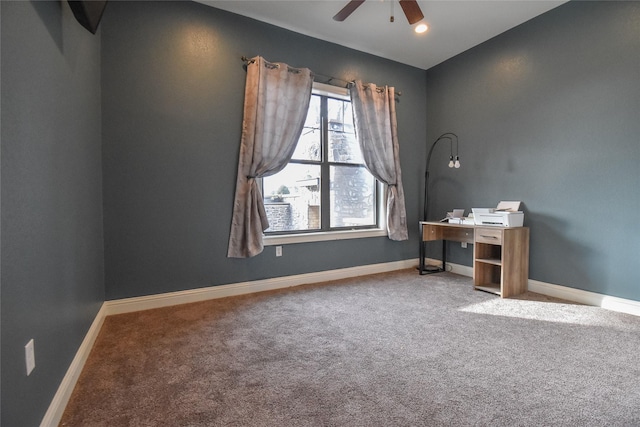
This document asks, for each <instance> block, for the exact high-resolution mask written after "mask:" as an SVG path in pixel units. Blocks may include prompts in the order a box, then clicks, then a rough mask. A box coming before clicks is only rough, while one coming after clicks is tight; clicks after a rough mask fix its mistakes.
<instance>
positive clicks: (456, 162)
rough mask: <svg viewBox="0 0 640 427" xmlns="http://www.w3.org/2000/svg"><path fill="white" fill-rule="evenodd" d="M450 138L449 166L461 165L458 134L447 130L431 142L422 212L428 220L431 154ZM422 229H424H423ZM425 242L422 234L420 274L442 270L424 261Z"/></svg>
mask: <svg viewBox="0 0 640 427" xmlns="http://www.w3.org/2000/svg"><path fill="white" fill-rule="evenodd" d="M444 140H448V141H449V153H450V154H449V167H450V168H456V169H457V168H459V167H460V157H459V156H458V135H456V134H455V133H451V132H446V133H443V134H442V135H440V136H439V137H438V138H437V139H436V140H435V141H434V142H433V144H431V148H430V149H429V154H427V170H426V171H425V174H424V206H423V212H422V220H423V221H427V220H428V216H429V164H430V163H431V154H433V149H434V148H435V147H436V145H437V144H438V142H440V141H444ZM454 141H455V145H456V154H455V157H454V155H453V142H454ZM421 231H422V230H421ZM445 244H446V243H445V241H444V240H443V241H442V245H443V247H442V250H443V253H444V251H445V247H444V245H445ZM424 245H425V243H424V242H423V239H422V236H420V267H419V270H420V274H427V273H436V272H438V271H442V269H441V268H440V267H433V266H426V265H425V262H424V256H425V247H424Z"/></svg>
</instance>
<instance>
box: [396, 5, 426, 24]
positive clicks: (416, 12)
mask: <svg viewBox="0 0 640 427" xmlns="http://www.w3.org/2000/svg"><path fill="white" fill-rule="evenodd" d="M400 6H401V7H402V11H403V12H404V14H405V16H406V17H407V21H409V24H411V25H413V24H415V23H416V22H418V21H420V20H421V19H422V18H424V15H423V14H422V11H421V10H420V6H418V2H417V1H416V0H400Z"/></svg>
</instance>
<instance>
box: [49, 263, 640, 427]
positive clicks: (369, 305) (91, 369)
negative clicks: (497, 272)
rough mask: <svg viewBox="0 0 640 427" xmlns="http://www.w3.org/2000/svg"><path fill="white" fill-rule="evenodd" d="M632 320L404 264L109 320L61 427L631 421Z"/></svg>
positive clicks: (637, 399) (639, 422) (639, 325)
mask: <svg viewBox="0 0 640 427" xmlns="http://www.w3.org/2000/svg"><path fill="white" fill-rule="evenodd" d="M639 355H640V318H638V317H634V316H631V315H625V314H620V313H615V312H610V311H606V310H603V309H600V308H596V307H589V306H583V305H577V304H570V303H566V302H563V301H558V300H553V299H550V298H546V297H543V296H540V295H536V294H532V293H529V294H526V295H524V296H523V297H521V298H518V299H507V300H503V299H500V298H498V297H496V296H494V295H491V294H487V293H483V292H479V291H474V290H473V289H472V285H471V279H470V278H467V277H461V276H457V275H453V274H450V273H441V274H435V275H428V276H419V275H418V274H417V272H416V271H415V270H404V271H400V272H394V273H387V274H380V275H373V276H367V277H361V278H356V279H348V280H342V281H336V282H331V283H326V284H320V285H308V286H302V287H298V288H292V289H288V290H281V291H274V292H267V293H261V294H255V295H247V296H240V297H232V298H224V299H219V300H212V301H207V302H202V303H195V304H188V305H182V306H176V307H170V308H163V309H157V310H149V311H145V312H138V313H132V314H124V315H118V316H111V317H108V318H107V319H106V320H105V323H104V326H103V328H102V331H101V332H100V335H99V337H98V339H97V341H96V344H95V347H94V349H93V351H92V353H91V355H90V357H89V360H88V361H87V364H86V366H85V369H84V371H83V373H82V375H81V378H80V379H79V381H78V384H77V386H76V389H75V391H74V393H73V396H72V398H71V400H70V402H69V404H68V406H67V410H66V412H65V414H64V416H63V419H62V422H61V425H63V426H604V425H610V426H640V385H639V384H640V382H639V379H640V366H639V365H640V364H639V362H640V357H639Z"/></svg>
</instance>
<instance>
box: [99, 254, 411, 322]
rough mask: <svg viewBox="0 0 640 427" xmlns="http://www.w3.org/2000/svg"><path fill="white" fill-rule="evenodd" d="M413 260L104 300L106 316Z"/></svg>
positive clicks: (382, 269) (405, 264)
mask: <svg viewBox="0 0 640 427" xmlns="http://www.w3.org/2000/svg"><path fill="white" fill-rule="evenodd" d="M417 265H418V261H417V260H415V259H410V260H404V261H395V262H387V263H383V264H372V265H363V266H358V267H350V268H341V269H338V270H329V271H319V272H317V273H307V274H298V275H294V276H284V277H275V278H273V279H264V280H254V281H251V282H242V283H232V284H228V285H219V286H211V287H207V288H200V289H188V290H185V291H178V292H169V293H165V294H159V295H149V296H143V297H135V298H124V299H119V300H111V301H106V302H105V303H104V305H105V307H106V314H107V316H110V315H113V314H122V313H130V312H134V311H141V310H149V309H152V308H160V307H168V306H171V305H177V304H187V303H191V302H199V301H206V300H210V299H215V298H224V297H230V296H235V295H243V294H250V293H254V292H262V291H269V290H273V289H281V288H288V287H291V286H299V285H305V284H310V283H320V282H326V281H329V280H338V279H346V278H349V277H356V276H364V275H367V274H376V273H384V272H389V271H395V270H402V269H405V268H412V267H417Z"/></svg>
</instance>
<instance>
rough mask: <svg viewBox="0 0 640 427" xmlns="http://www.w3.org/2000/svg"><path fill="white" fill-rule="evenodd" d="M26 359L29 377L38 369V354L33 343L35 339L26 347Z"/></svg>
mask: <svg viewBox="0 0 640 427" xmlns="http://www.w3.org/2000/svg"><path fill="white" fill-rule="evenodd" d="M24 357H25V362H26V364H27V375H29V374H31V372H32V371H33V369H34V368H35V367H36V353H35V348H34V343H33V338H31V340H29V342H28V343H27V345H25V346H24Z"/></svg>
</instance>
